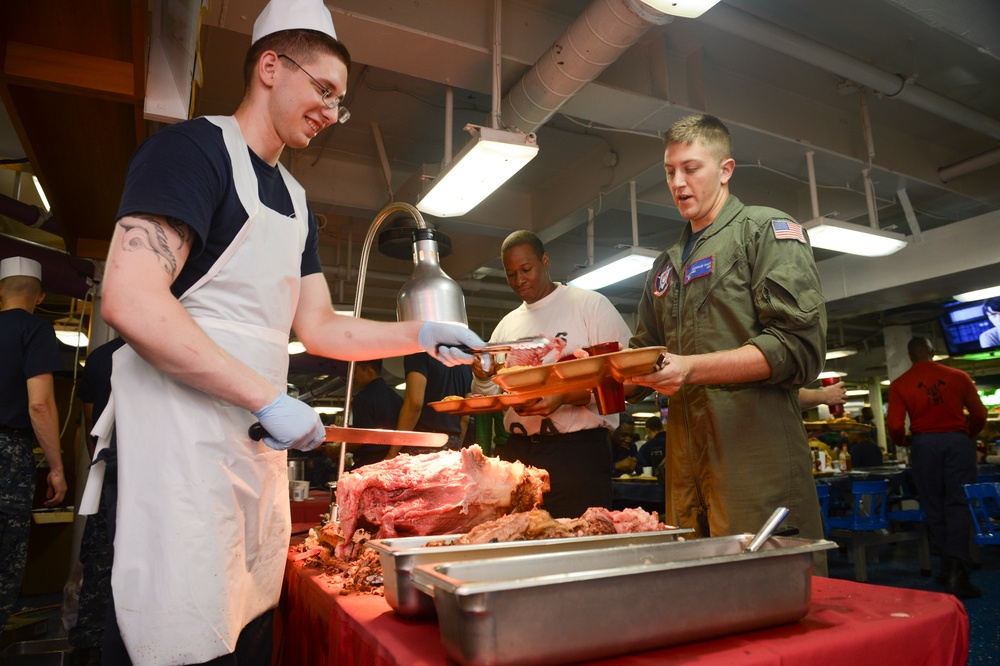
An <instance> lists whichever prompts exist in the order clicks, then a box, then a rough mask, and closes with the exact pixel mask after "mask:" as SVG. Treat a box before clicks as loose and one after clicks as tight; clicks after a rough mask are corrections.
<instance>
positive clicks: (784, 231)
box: [771, 220, 806, 243]
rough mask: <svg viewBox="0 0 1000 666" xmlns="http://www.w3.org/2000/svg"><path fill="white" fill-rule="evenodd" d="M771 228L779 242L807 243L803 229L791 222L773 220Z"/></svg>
mask: <svg viewBox="0 0 1000 666" xmlns="http://www.w3.org/2000/svg"><path fill="white" fill-rule="evenodd" d="M771 228H772V229H773V230H774V237H775V238H777V239H778V240H797V241H798V242H800V243H805V242H806V237H805V234H803V233H802V227H801V226H800V225H798V224H795V223H794V222H792V221H791V220H771Z"/></svg>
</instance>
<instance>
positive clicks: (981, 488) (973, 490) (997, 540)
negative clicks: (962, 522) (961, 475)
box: [962, 483, 1000, 546]
mask: <svg viewBox="0 0 1000 666" xmlns="http://www.w3.org/2000/svg"><path fill="white" fill-rule="evenodd" d="M962 488H963V489H964V490H965V498H966V500H968V502H969V512H970V513H972V524H973V526H974V527H975V528H976V533H975V534H974V535H972V540H973V541H974V542H975V543H976V544H978V545H981V546H985V545H990V546H996V545H1000V525H998V524H997V523H996V522H995V521H994V520H993V518H991V516H993V515H996V514H998V513H1000V483H969V484H966V485H964V486H962Z"/></svg>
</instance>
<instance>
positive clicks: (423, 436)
mask: <svg viewBox="0 0 1000 666" xmlns="http://www.w3.org/2000/svg"><path fill="white" fill-rule="evenodd" d="M247 434H248V435H250V439H252V440H254V441H260V440H262V439H264V438H265V437H269V436H270V435H269V434H268V432H267V430H266V429H265V428H264V426H262V425H261V424H260V423H254V424H253V425H252V426H250V430H249V431H248V433H247ZM326 441H327V442H344V443H345V444H384V445H385V446H428V447H440V446H444V445H445V444H447V443H448V435H446V434H444V433H440V432H415V431H413V430H380V429H378V428H345V427H343V426H326Z"/></svg>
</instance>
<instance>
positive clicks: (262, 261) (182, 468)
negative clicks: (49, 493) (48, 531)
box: [88, 117, 308, 666]
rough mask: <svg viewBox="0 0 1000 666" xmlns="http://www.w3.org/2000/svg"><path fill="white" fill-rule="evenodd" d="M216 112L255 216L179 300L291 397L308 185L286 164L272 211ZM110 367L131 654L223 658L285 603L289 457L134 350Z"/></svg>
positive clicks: (233, 129)
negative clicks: (246, 630)
mask: <svg viewBox="0 0 1000 666" xmlns="http://www.w3.org/2000/svg"><path fill="white" fill-rule="evenodd" d="M208 120H210V121H211V122H212V123H214V124H215V125H218V126H219V127H221V128H222V131H223V135H224V137H225V141H226V147H227V149H228V151H229V155H230V160H231V162H232V165H233V177H234V181H235V186H236V190H237V192H238V194H239V198H240V201H241V202H242V203H243V206H244V208H245V209H246V210H247V213H248V216H249V217H248V219H247V222H246V224H245V225H244V226H243V228H242V229H241V231H240V232H239V234H238V236H237V237H236V239H235V240H234V241H233V243H232V244H231V245H230V247H229V248H227V250H226V251H225V253H224V254H223V255H222V256H221V257H220V258H219V260H218V261H217V262H216V263H215V265H214V266H213V267H212V269H211V270H210V271H209V272H208V274H207V275H206V276H205V277H204V278H202V279H201V280H199V281H198V282H197V283H196V284H195V285H194V286H192V287H191V288H190V289H189V290H188V291H187V292H186V293H185V294H184V295H183V296H181V299H180V300H181V302H182V303H183V304H184V307H185V308H186V309H187V310H188V312H189V313H190V314H191V315H192V316H193V317H194V319H195V321H196V322H197V323H198V324H199V325H200V326H201V327H202V329H203V330H204V331H205V333H206V334H208V336H209V337H211V338H212V339H213V340H214V341H215V342H216V343H217V344H218V345H219V346H220V347H222V348H223V349H224V350H226V351H227V352H228V353H230V354H231V355H233V356H234V357H235V358H237V359H238V360H240V361H241V362H243V363H245V364H246V365H248V366H250V367H251V368H253V369H254V370H256V371H257V372H259V373H260V374H261V375H262V376H263V377H264V378H266V379H267V380H268V381H269V382H271V384H272V385H274V386H275V388H277V389H278V390H280V391H282V392H284V391H285V389H286V387H287V375H288V332H289V330H290V329H291V324H292V319H293V317H294V315H295V306H296V304H297V301H298V297H299V286H300V262H301V255H302V251H303V248H304V247H305V241H306V235H307V227H308V219H307V215H308V211H307V207H306V199H305V192H304V190H303V189H302V187H301V186H299V184H298V183H296V182H295V180H294V179H293V178H292V177H291V176H290V175H289V174H288V172H287V171H285V169H284V168H283V167H281V165H279V169H280V170H281V174H282V177H283V178H284V180H285V184H286V186H287V187H288V191H289V193H290V194H291V197H292V202H293V205H294V209H295V218H294V219H293V218H289V217H286V216H284V215H281V214H279V213H277V212H275V211H273V210H271V209H269V208H267V207H265V206H264V205H263V204H262V203H261V202H260V200H259V197H258V194H257V178H256V176H255V174H254V170H253V165H252V163H251V161H250V156H249V154H248V152H247V150H248V149H247V145H246V143H245V141H244V140H243V137H242V135H241V133H240V130H239V125H238V124H237V122H236V120H235V119H234V118H232V117H210V118H208ZM112 367H113V373H112V381H111V384H112V394H113V396H114V402H113V403H109V407H108V408H107V410H106V412H105V414H107V413H108V412H111V411H112V405H113V412H114V427H115V429H116V431H117V442H118V507H117V530H116V536H115V544H114V546H115V561H114V567H113V569H112V576H111V584H112V589H113V591H114V601H115V610H116V612H117V615H118V626H119V628H120V629H121V633H122V638H123V640H124V642H125V645H126V647H127V648H128V652H129V656H130V657H131V659H132V661H133V663H135V664H136V665H137V666H140V665H143V666H144V665H147V664H148V665H152V666H159V665H160V664H164V665H173V664H190V663H198V662H203V661H208V660H210V659H214V658H216V657H219V656H221V655H224V654H228V653H230V652H232V651H233V650H234V649H235V647H236V640H237V638H238V637H239V634H240V631H241V630H242V629H243V627H244V626H245V625H246V624H247V623H248V622H249V621H251V620H253V619H254V618H256V617H257V616H259V615H260V614H261V613H264V612H265V611H267V610H269V609H271V608H274V607H275V606H276V605H277V603H278V596H279V594H280V589H281V580H282V575H283V572H284V565H285V553H286V546H287V544H288V539H289V535H290V532H291V522H290V514H289V507H288V476H287V456H286V453H285V452H284V451H275V450H273V449H271V448H269V447H268V446H266V445H265V444H263V443H262V442H254V441H252V440H250V439H249V438H248V437H247V428H248V427H249V426H250V424H251V423H252V422H253V421H254V420H255V419H254V417H253V415H252V414H250V413H249V412H248V411H246V410H244V409H240V408H238V407H235V406H233V405H231V404H229V403H227V402H224V401H222V400H219V399H216V398H213V397H211V396H209V395H207V394H205V393H202V392H201V391H198V390H195V389H193V388H191V387H189V386H187V385H185V384H181V383H179V382H177V381H175V380H174V379H172V378H171V377H169V376H168V375H166V374H164V373H162V372H160V371H159V370H157V369H156V368H154V367H152V366H151V365H149V364H148V363H146V362H145V361H144V360H143V359H142V358H140V357H139V356H138V355H137V354H136V353H135V352H134V351H133V350H132V349H131V348H130V347H128V346H126V347H123V348H122V349H120V350H119V351H118V352H116V353H115V355H114V362H113V366H112ZM102 416H103V415H102ZM102 420H104V419H103V418H102ZM99 425H100V426H101V427H96V426H95V433H96V434H98V436H100V435H101V434H105V435H106V434H107V432H108V431H109V430H110V428H109V427H108V426H109V423H104V424H99ZM96 467H98V466H95V468H96ZM99 467H100V468H101V469H100V471H99V472H95V473H97V474H100V476H103V463H101V464H100V465H99ZM92 475H93V474H92ZM93 481H94V479H89V480H88V487H89V486H91V485H95V484H94V483H93ZM98 484H99V482H98ZM88 489H89V488H88Z"/></svg>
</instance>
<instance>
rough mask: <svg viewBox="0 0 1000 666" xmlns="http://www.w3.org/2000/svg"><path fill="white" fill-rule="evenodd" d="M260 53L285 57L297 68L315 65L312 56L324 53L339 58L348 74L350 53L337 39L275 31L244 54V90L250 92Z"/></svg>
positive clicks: (314, 32) (306, 32)
mask: <svg viewBox="0 0 1000 666" xmlns="http://www.w3.org/2000/svg"><path fill="white" fill-rule="evenodd" d="M264 51H274V52H275V53H279V54H281V55H286V56H288V57H289V58H291V59H292V60H294V61H295V62H297V63H299V64H300V65H308V64H309V63H311V62H315V60H316V56H318V55H323V54H328V55H332V56H335V57H336V58H339V59H340V61H341V62H343V63H344V66H345V67H346V68H347V73H348V74H350V72H351V54H350V53H349V52H348V51H347V47H346V46H344V45H343V44H342V43H341V42H340V41H339V40H337V39H334V38H333V37H331V36H330V35H328V34H326V33H325V32H319V31H318V30H279V31H278V32H272V33H271V34H270V35H264V36H263V37H261V38H260V39H258V40H257V41H256V42H254V43H253V45H251V46H250V49H249V50H248V51H247V55H246V57H245V58H244V59H243V87H244V88H245V89H246V91H249V90H250V82H251V81H252V80H253V72H254V69H255V68H256V67H257V61H258V60H260V56H261V55H262V54H263V53H264ZM244 94H246V92H244Z"/></svg>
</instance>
